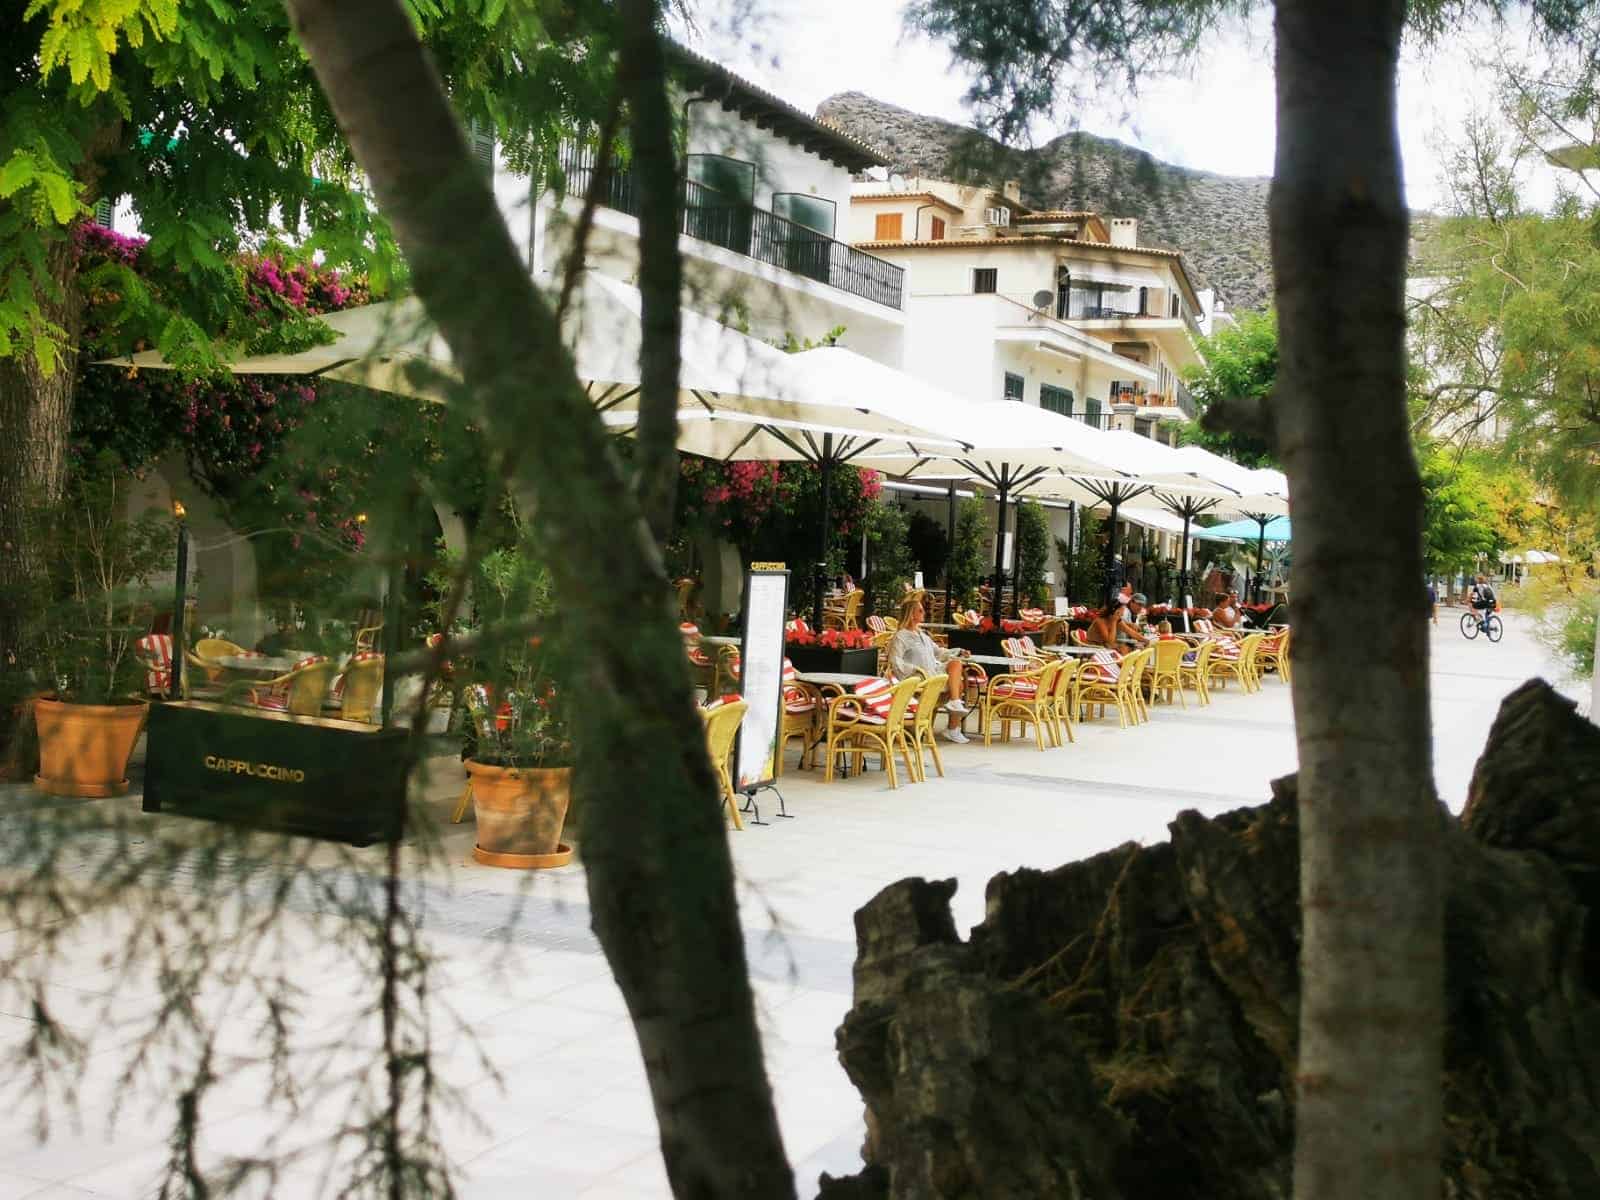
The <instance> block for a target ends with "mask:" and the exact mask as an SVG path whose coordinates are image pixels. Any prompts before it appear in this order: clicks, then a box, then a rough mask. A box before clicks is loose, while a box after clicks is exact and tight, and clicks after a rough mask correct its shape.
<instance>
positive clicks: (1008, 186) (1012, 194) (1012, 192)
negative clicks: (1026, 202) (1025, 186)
mask: <svg viewBox="0 0 1600 1200" xmlns="http://www.w3.org/2000/svg"><path fill="white" fill-rule="evenodd" d="M1000 194H1001V195H1002V196H1004V197H1005V198H1006V199H1007V200H1012V201H1015V202H1016V203H1017V204H1021V203H1022V180H1020V179H1008V180H1006V181H1005V183H1004V184H1002V185H1001V187H1000Z"/></svg>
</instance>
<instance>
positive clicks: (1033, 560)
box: [1016, 500, 1050, 608]
mask: <svg viewBox="0 0 1600 1200" xmlns="http://www.w3.org/2000/svg"><path fill="white" fill-rule="evenodd" d="M1016 546H1017V550H1016V587H1017V595H1018V596H1020V597H1023V598H1025V599H1026V600H1028V601H1029V602H1031V603H1032V604H1034V605H1036V606H1038V607H1041V608H1045V607H1048V606H1049V603H1050V585H1049V584H1047V583H1045V580H1044V576H1045V572H1046V571H1047V570H1049V567H1050V519H1049V518H1048V517H1046V516H1045V513H1044V509H1043V508H1042V507H1041V506H1040V505H1039V503H1038V502H1037V501H1034V500H1024V501H1023V502H1022V503H1021V504H1019V505H1017V541H1016Z"/></svg>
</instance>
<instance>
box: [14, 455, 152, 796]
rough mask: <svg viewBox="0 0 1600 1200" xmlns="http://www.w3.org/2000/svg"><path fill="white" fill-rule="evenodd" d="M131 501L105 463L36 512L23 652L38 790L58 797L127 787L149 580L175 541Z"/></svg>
mask: <svg viewBox="0 0 1600 1200" xmlns="http://www.w3.org/2000/svg"><path fill="white" fill-rule="evenodd" d="M126 502H127V501H126V496H125V494H124V492H123V490H122V488H121V487H120V486H119V477H118V474H117V472H116V470H115V468H114V464H113V463H112V462H110V461H107V460H105V459H102V460H98V461H96V462H95V463H93V464H90V465H89V466H88V467H87V468H86V469H84V470H83V471H82V472H81V473H80V475H79V476H78V478H77V479H76V480H75V481H74V483H73V485H72V487H71V489H70V490H69V494H68V496H67V499H66V502H65V503H64V504H63V505H62V507H61V508H60V509H59V510H56V511H54V512H52V513H46V514H40V516H41V517H44V518H45V519H44V520H42V521H41V522H40V524H39V531H38V540H37V541H36V542H35V544H36V545H38V546H40V547H41V549H42V551H43V553H44V554H45V555H46V558H45V560H44V561H45V571H44V573H43V575H42V576H41V577H40V583H39V588H40V594H39V596H38V597H37V604H36V605H35V606H34V610H33V619H32V621H31V622H30V627H29V629H28V631H27V635H26V653H27V654H28V655H29V658H30V665H31V671H32V674H33V676H34V678H35V680H36V682H37V684H38V686H39V691H40V695H39V696H38V698H37V699H36V700H35V701H34V705H33V711H34V724H35V726H36V728H37V731H38V739H39V773H38V774H37V775H36V776H35V777H34V783H35V785H36V786H38V787H39V788H40V789H42V790H44V791H46V792H50V793H52V794H54V795H59V796H120V795H122V794H123V793H124V792H126V791H127V790H128V779H127V768H128V759H129V758H130V757H131V756H132V754H133V748H134V744H135V743H136V742H137V741H138V740H139V733H140V731H141V730H142V729H143V728H144V723H145V718H146V716H147V715H148V714H149V710H150V705H149V702H148V701H146V700H145V699H144V698H143V697H142V696H141V695H140V694H139V693H140V690H141V688H142V685H143V683H144V668H143V666H142V665H141V664H140V663H139V662H138V660H137V658H136V657H135V655H134V653H133V644H134V642H135V641H136V640H137V639H138V638H140V637H142V636H143V635H144V634H146V633H148V632H149V628H150V616H151V614H152V612H153V611H154V596H153V594H152V593H151V591H150V585H151V580H152V579H153V577H155V576H156V575H158V574H159V573H161V572H163V571H170V570H171V569H172V564H173V558H174V554H175V548H176V541H175V534H174V532H173V524H172V519H171V518H170V517H168V516H166V515H165V514H160V513H154V512H152V513H146V514H145V515H144V516H142V517H139V518H138V519H136V520H132V521H130V520H127V519H126V518H125V517H124V516H123V515H122V509H123V508H124V507H125V505H126Z"/></svg>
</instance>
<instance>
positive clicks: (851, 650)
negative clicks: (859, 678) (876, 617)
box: [783, 629, 878, 675]
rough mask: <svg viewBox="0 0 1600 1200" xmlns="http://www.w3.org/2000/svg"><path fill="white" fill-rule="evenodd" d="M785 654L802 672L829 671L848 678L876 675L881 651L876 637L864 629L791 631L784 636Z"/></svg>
mask: <svg viewBox="0 0 1600 1200" xmlns="http://www.w3.org/2000/svg"><path fill="white" fill-rule="evenodd" d="M783 652H784V654H786V655H787V656H788V658H789V661H790V662H792V663H793V664H794V665H795V668H796V669H797V670H800V671H827V672H833V673H843V674H846V675H876V674H877V673H878V651H877V649H876V648H875V647H874V646H873V645H872V634H870V633H868V632H867V631H866V630H864V629H824V630H823V631H822V632H821V633H816V632H813V631H812V630H810V629H791V630H789V631H788V632H787V633H786V634H785V635H784V644H783Z"/></svg>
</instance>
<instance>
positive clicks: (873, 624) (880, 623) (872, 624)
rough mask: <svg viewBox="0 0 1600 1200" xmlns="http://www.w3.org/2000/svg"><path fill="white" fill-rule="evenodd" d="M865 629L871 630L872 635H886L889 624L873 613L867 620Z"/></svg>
mask: <svg viewBox="0 0 1600 1200" xmlns="http://www.w3.org/2000/svg"><path fill="white" fill-rule="evenodd" d="M867 628H868V629H870V630H872V632H873V633H888V632H889V622H887V621H885V620H884V619H883V618H882V617H880V616H878V615H877V614H876V613H874V614H873V615H872V616H870V617H868V618H867Z"/></svg>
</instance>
